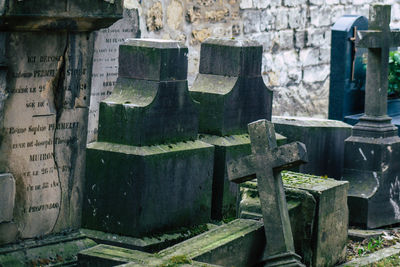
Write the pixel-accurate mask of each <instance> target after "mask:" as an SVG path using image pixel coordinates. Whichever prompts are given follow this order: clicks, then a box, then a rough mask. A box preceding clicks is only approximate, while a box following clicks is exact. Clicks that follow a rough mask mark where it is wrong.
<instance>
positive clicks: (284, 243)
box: [228, 120, 307, 266]
mask: <svg viewBox="0 0 400 267" xmlns="http://www.w3.org/2000/svg"><path fill="white" fill-rule="evenodd" d="M248 127H249V134H250V140H251V150H252V154H251V155H250V156H246V157H244V158H241V159H239V160H237V161H232V162H230V163H229V164H228V175H229V179H230V180H231V181H233V182H236V183H241V182H244V181H248V180H250V179H253V178H255V176H256V177H257V181H258V192H259V195H260V202H261V209H262V214H263V219H264V229H265V236H266V240H267V246H266V250H265V255H266V258H265V266H269V265H271V266H304V265H303V264H302V263H301V262H300V260H301V257H300V256H299V255H297V254H296V253H295V251H294V243H293V235H292V230H291V227H290V221H289V213H288V209H287V204H286V199H285V193H284V189H283V184H282V177H281V174H280V171H281V170H282V169H285V168H288V167H289V166H295V165H298V164H301V163H303V162H305V161H306V160H307V151H306V148H305V146H304V145H303V144H302V143H299V142H296V143H291V144H287V145H283V146H280V147H278V146H277V143H276V139H275V130H274V126H273V124H272V123H271V122H269V121H266V120H259V121H256V122H253V123H250V124H249V126H248Z"/></svg>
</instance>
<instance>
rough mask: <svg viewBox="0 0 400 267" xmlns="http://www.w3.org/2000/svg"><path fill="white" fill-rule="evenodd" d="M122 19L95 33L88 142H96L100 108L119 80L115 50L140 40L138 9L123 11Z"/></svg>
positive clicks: (116, 52) (116, 51)
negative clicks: (127, 42)
mask: <svg viewBox="0 0 400 267" xmlns="http://www.w3.org/2000/svg"><path fill="white" fill-rule="evenodd" d="M123 16H124V17H123V18H122V19H120V20H118V21H117V22H115V23H114V24H113V25H112V26H111V27H109V28H106V29H101V30H99V31H96V32H95V34H94V52H93V68H92V89H91V93H90V108H89V121H88V137H87V142H88V143H91V142H94V141H96V140H97V131H98V129H97V125H98V123H99V105H100V102H101V101H102V100H104V99H105V98H106V97H108V96H110V95H111V93H112V90H113V88H114V86H115V83H116V81H117V77H118V46H119V45H120V44H122V43H123V42H124V41H125V40H126V39H128V38H138V37H140V31H139V14H138V10H137V9H133V8H132V9H129V8H124V14H123Z"/></svg>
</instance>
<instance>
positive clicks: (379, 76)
mask: <svg viewBox="0 0 400 267" xmlns="http://www.w3.org/2000/svg"><path fill="white" fill-rule="evenodd" d="M390 8H391V7H390V5H383V4H374V5H372V6H371V7H370V11H369V30H367V31H358V32H357V39H356V46H357V47H361V48H368V64H367V81H366V88H365V94H366V95H365V115H364V116H363V117H361V118H360V122H359V123H358V124H357V125H356V127H355V129H354V134H355V135H360V136H363V135H365V136H373V137H381V136H382V137H386V136H393V135H396V134H397V128H396V127H395V126H394V125H393V124H391V118H390V117H389V116H388V115H387V88H388V69H389V67H388V57H389V48H390V47H397V46H400V31H390V28H389V24H390Z"/></svg>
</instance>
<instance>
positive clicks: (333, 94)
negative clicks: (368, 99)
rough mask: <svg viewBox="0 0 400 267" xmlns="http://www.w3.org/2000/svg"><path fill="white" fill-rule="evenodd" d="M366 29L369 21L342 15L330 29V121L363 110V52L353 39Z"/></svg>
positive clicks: (342, 118)
mask: <svg viewBox="0 0 400 267" xmlns="http://www.w3.org/2000/svg"><path fill="white" fill-rule="evenodd" d="M366 29H368V20H367V19H366V18H365V17H363V16H357V15H345V16H343V17H341V18H340V19H339V20H338V21H337V22H336V23H335V24H334V25H333V27H332V41H331V47H332V48H331V74H330V88H329V114H328V118H329V119H332V120H341V121H343V120H344V118H345V117H346V116H347V115H352V114H357V113H362V112H363V111H364V101H363V100H364V94H365V69H364V64H363V55H364V54H365V53H366V49H365V48H356V46H355V43H354V36H355V33H356V32H357V31H358V30H366Z"/></svg>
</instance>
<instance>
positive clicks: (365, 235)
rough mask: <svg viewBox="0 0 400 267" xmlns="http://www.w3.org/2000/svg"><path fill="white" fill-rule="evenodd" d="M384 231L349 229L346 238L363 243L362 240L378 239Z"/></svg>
mask: <svg viewBox="0 0 400 267" xmlns="http://www.w3.org/2000/svg"><path fill="white" fill-rule="evenodd" d="M384 231H385V230H380V229H377V230H363V229H349V231H348V236H349V238H350V239H351V240H353V241H363V240H364V239H371V238H378V237H379V236H380V235H382V234H383V232H384Z"/></svg>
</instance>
